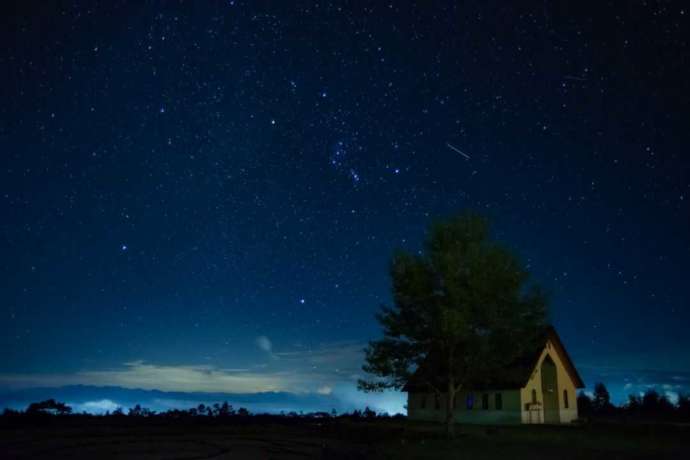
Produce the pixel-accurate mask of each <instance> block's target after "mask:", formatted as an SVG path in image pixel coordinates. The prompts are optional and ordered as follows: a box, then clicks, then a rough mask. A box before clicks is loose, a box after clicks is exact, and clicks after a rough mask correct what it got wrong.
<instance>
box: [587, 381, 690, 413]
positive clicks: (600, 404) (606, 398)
mask: <svg viewBox="0 0 690 460" xmlns="http://www.w3.org/2000/svg"><path fill="white" fill-rule="evenodd" d="M577 408H578V412H579V416H580V418H582V419H588V418H611V419H613V418H622V419H631V420H636V419H639V420H654V421H657V420H658V421H679V422H688V421H690V395H682V394H681V395H679V396H678V400H677V401H676V402H675V403H673V402H671V401H670V400H669V399H668V397H666V395H662V394H659V393H658V392H657V391H656V390H654V389H650V390H647V392H646V393H644V394H642V395H641V396H640V395H629V396H628V400H627V401H626V402H625V403H624V404H621V405H620V406H615V405H613V404H612V403H611V400H610V395H609V392H608V390H607V389H606V386H605V385H604V384H603V383H597V384H596V385H595V386H594V393H593V394H592V396H591V397H590V396H588V395H587V394H585V393H580V394H579V395H578V397H577Z"/></svg>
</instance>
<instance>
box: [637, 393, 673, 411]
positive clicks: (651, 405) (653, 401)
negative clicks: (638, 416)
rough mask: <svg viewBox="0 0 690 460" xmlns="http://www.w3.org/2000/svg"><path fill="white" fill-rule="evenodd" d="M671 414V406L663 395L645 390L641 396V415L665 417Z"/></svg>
mask: <svg viewBox="0 0 690 460" xmlns="http://www.w3.org/2000/svg"><path fill="white" fill-rule="evenodd" d="M672 412H673V404H671V402H670V401H669V400H668V398H667V397H666V396H665V395H659V393H658V392H657V391H656V390H654V389H651V390H647V392H645V394H644V396H642V413H643V414H644V415H646V416H648V417H665V416H668V415H670V414H671V413H672Z"/></svg>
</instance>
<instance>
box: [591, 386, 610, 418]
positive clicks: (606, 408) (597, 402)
mask: <svg viewBox="0 0 690 460" xmlns="http://www.w3.org/2000/svg"><path fill="white" fill-rule="evenodd" d="M612 410H613V405H612V404H611V396H610V395H609V390H607V389H606V385H604V384H603V383H601V382H599V383H597V384H596V385H594V398H593V399H592V411H593V412H594V413H596V414H609V413H611V411H612Z"/></svg>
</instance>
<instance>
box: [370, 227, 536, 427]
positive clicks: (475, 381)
mask: <svg viewBox="0 0 690 460" xmlns="http://www.w3.org/2000/svg"><path fill="white" fill-rule="evenodd" d="M390 274H391V278H392V282H393V301H394V304H393V306H392V307H388V306H384V307H382V308H381V311H380V312H379V313H378V315H377V320H378V321H379V323H380V324H381V326H382V329H383V338H382V339H381V340H375V341H372V342H370V343H369V345H368V347H367V348H366V349H365V352H366V363H365V365H364V366H363V369H364V370H365V371H366V372H367V373H369V374H371V375H372V378H371V379H370V380H361V381H360V382H359V388H360V389H361V390H364V391H382V390H384V389H386V388H395V389H400V388H402V387H403V386H404V385H405V384H406V383H407V382H409V381H410V379H411V378H412V377H413V375H414V378H415V379H416V380H417V381H419V382H421V383H422V385H423V386H424V387H425V388H427V389H428V390H429V391H430V392H434V393H436V395H437V397H439V398H440V397H441V395H442V394H444V393H445V394H446V395H447V397H446V400H445V406H446V417H445V419H446V429H447V433H448V435H449V436H451V437H452V436H453V407H454V402H455V395H456V394H457V393H458V392H459V391H461V390H462V388H467V387H469V386H474V387H479V386H481V385H486V384H489V383H491V382H492V380H495V379H499V378H501V376H502V377H504V378H505V377H507V375H506V374H508V373H510V372H511V371H510V369H511V367H510V366H509V364H511V363H513V362H514V361H515V360H516V359H517V358H518V357H519V356H521V355H522V354H523V353H524V352H525V351H526V350H527V349H531V348H532V347H533V346H534V344H535V343H536V342H535V341H536V340H537V338H538V337H539V336H540V335H541V333H542V332H543V327H544V325H545V317H546V301H545V298H544V296H543V295H542V293H541V291H540V290H539V289H538V288H537V287H536V286H534V285H530V283H529V275H528V272H527V270H526V269H525V268H524V267H523V266H522V265H521V263H520V262H519V261H518V259H517V257H516V256H515V255H513V254H512V253H511V252H510V251H509V250H508V249H506V248H505V247H503V246H501V245H500V244H498V243H495V242H493V241H491V240H490V239H489V226H488V223H487V221H486V220H485V219H483V218H481V217H479V216H476V215H470V214H467V215H461V216H458V217H455V218H452V219H449V220H447V221H444V222H439V223H436V224H435V225H432V227H431V229H430V232H429V236H428V239H427V241H426V245H425V250H424V251H423V252H421V253H418V254H410V253H407V252H404V251H398V252H397V253H395V255H394V256H393V258H392V261H391V265H390Z"/></svg>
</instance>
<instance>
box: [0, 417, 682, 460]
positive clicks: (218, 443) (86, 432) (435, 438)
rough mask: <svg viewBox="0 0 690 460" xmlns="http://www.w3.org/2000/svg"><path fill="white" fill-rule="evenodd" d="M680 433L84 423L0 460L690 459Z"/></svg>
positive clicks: (653, 429) (620, 428)
mask: <svg viewBox="0 0 690 460" xmlns="http://www.w3.org/2000/svg"><path fill="white" fill-rule="evenodd" d="M688 445H690V428H688V427H683V426H673V425H622V424H606V425H604V424H602V425H589V426H510V427H481V426H467V425H466V426H463V427H461V428H460V429H459V433H458V436H457V438H456V439H455V440H452V441H450V440H446V439H445V438H444V436H443V433H442V430H441V427H439V426H438V425H432V424H419V423H411V422H406V421H399V420H375V421H360V422H353V421H324V422H323V423H314V422H309V423H291V424H281V423H265V422H262V423H257V422H249V423H246V424H232V425H220V424H203V423H202V424H176V423H172V422H171V423H149V422H147V421H141V422H140V423H136V424H132V423H122V424H113V423H101V422H99V421H96V422H94V423H88V424H84V423H83V421H81V422H79V423H76V422H69V423H60V424H57V423H50V424H42V425H41V426H21V427H20V426H12V425H6V426H3V427H1V428H0V458H2V459H15V458H16V459H22V458H39V459H40V458H51V459H52V458H56V459H66V458H80V459H81V458H84V459H86V458H94V459H114V458H127V459H299V458H333V459H365V458H386V459H414V458H430V459H509V460H518V459H533V460H534V459H558V460H568V459H597V458H600V459H606V460H612V459H627V458H633V459H642V458H649V459H665V458H669V459H670V458H674V459H676V458H677V459H681V458H690V455H688V452H689V451H688Z"/></svg>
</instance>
